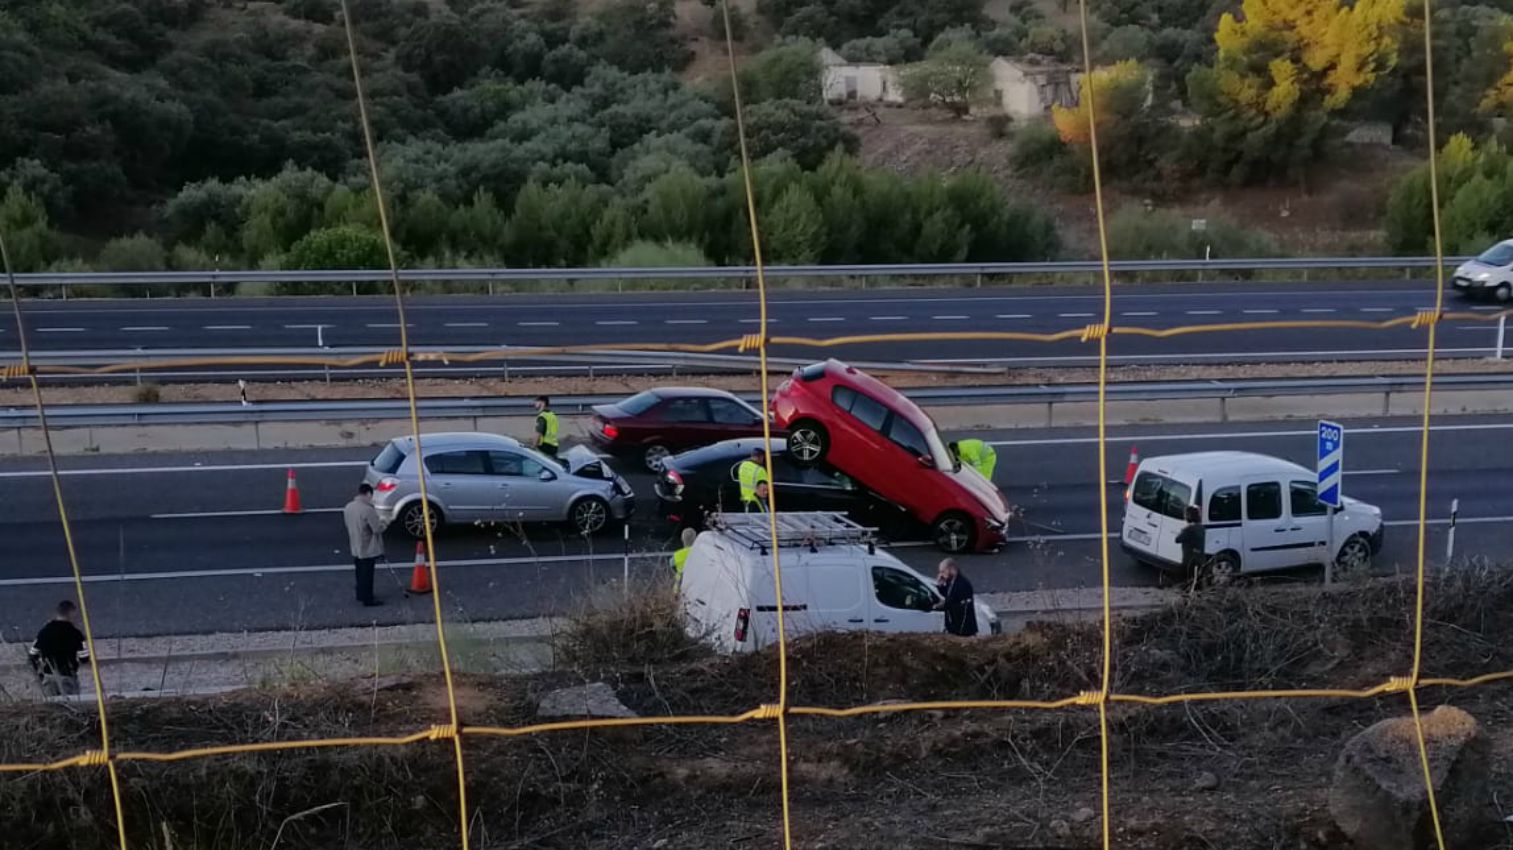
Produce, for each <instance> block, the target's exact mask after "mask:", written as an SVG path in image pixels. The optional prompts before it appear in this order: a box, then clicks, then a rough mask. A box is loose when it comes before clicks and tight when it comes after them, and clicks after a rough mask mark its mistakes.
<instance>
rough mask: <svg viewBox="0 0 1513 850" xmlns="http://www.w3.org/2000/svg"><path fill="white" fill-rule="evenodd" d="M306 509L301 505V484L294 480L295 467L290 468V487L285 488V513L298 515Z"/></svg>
mask: <svg viewBox="0 0 1513 850" xmlns="http://www.w3.org/2000/svg"><path fill="white" fill-rule="evenodd" d="M303 510H304V508H302V507H300V504H299V483H298V482H297V481H295V480H294V467H292V466H291V467H290V468H289V486H287V487H285V488H284V513H286V514H297V513H300V512H301V511H303Z"/></svg>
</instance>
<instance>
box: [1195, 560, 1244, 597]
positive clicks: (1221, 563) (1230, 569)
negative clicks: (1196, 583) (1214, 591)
mask: <svg viewBox="0 0 1513 850" xmlns="http://www.w3.org/2000/svg"><path fill="white" fill-rule="evenodd" d="M1201 578H1202V582H1203V586H1204V587H1213V588H1222V587H1234V586H1235V585H1237V584H1239V583H1240V556H1239V555H1236V554H1235V553H1234V552H1220V553H1219V554H1217V555H1215V556H1214V557H1213V559H1212V560H1210V561H1209V562H1208V564H1207V565H1206V566H1205V567H1204V568H1203V575H1202V576H1201Z"/></svg>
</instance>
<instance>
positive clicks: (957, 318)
mask: <svg viewBox="0 0 1513 850" xmlns="http://www.w3.org/2000/svg"><path fill="white" fill-rule="evenodd" d="M930 318H932V319H935V320H936V321H942V322H945V321H962V320H965V319H970V318H971V316H931V317H930Z"/></svg>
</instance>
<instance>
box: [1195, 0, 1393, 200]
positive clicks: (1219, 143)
mask: <svg viewBox="0 0 1513 850" xmlns="http://www.w3.org/2000/svg"><path fill="white" fill-rule="evenodd" d="M1406 22H1407V18H1406V14H1405V0H1355V2H1342V0H1244V3H1243V4H1242V5H1241V7H1240V12H1239V14H1234V13H1227V14H1225V15H1224V17H1223V18H1221V19H1220V20H1219V28H1218V31H1217V32H1216V33H1215V35H1214V41H1215V43H1216V45H1217V47H1218V52H1217V55H1216V56H1215V58H1214V63H1213V65H1212V66H1210V67H1206V68H1198V69H1195V70H1194V71H1193V73H1192V74H1191V75H1189V78H1188V90H1189V94H1190V96H1191V100H1192V102H1193V104H1194V106H1195V107H1197V109H1198V111H1199V112H1201V113H1202V114H1203V115H1204V117H1205V119H1207V120H1206V122H1205V131H1206V132H1205V134H1203V135H1202V137H1201V143H1202V144H1201V147H1200V148H1199V149H1200V150H1203V151H1204V152H1205V153H1207V154H1208V155H1209V156H1210V162H1211V164H1218V165H1220V166H1221V167H1223V168H1224V169H1225V170H1227V171H1228V172H1229V174H1230V176H1231V177H1233V178H1235V179H1237V180H1247V179H1253V178H1255V177H1260V176H1270V175H1271V174H1274V173H1275V171H1276V170H1278V169H1281V170H1288V171H1296V170H1297V169H1298V168H1299V167H1301V166H1302V165H1304V164H1306V163H1307V162H1308V161H1309V160H1310V159H1312V158H1313V156H1315V155H1316V154H1317V150H1318V145H1319V142H1320V141H1321V140H1322V138H1323V131H1324V128H1325V127H1326V125H1327V123H1328V120H1329V116H1330V114H1332V113H1335V112H1338V111H1339V110H1341V109H1343V108H1344V107H1346V106H1347V105H1349V104H1350V102H1351V100H1352V98H1354V97H1355V96H1356V95H1358V94H1360V93H1361V92H1363V91H1364V90H1366V89H1368V88H1370V87H1371V86H1372V85H1373V84H1374V83H1376V82H1377V80H1379V79H1381V77H1382V76H1383V75H1385V74H1387V73H1389V72H1390V71H1391V70H1392V69H1393V68H1394V67H1395V66H1396V64H1397V59H1398V48H1399V43H1400V41H1401V34H1402V31H1403V27H1404V25H1405V24H1406Z"/></svg>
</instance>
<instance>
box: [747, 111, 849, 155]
mask: <svg viewBox="0 0 1513 850" xmlns="http://www.w3.org/2000/svg"><path fill="white" fill-rule="evenodd" d="M746 142H747V147H748V148H749V149H750V153H751V156H752V157H753V158H756V159H761V158H763V157H767V156H770V155H772V154H775V153H779V152H782V151H786V152H787V153H788V154H790V155H791V156H792V157H793V159H794V161H795V162H797V163H798V164H799V166H801V167H802V168H806V169H809V168H815V167H817V166H818V165H819V164H820V163H821V162H824V161H825V157H827V156H829V155H830V152H831V151H833V150H835V149H836V148H840V149H842V150H844V151H846V152H848V153H855V152H856V150H857V149H858V147H859V146H860V142H859V141H858V139H857V138H856V135H855V134H853V133H852V132H851V131H850V130H847V129H846V128H845V127H844V126H843V125H842V124H841V123H840V121H839V120H838V119H837V118H836V116H835V113H834V112H832V111H831V110H830V109H828V108H827V107H825V106H822V105H820V104H817V103H802V102H800V101H796V100H769V101H767V102H766V103H758V104H756V105H755V106H753V107H751V108H750V109H748V110H747V112H746Z"/></svg>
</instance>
